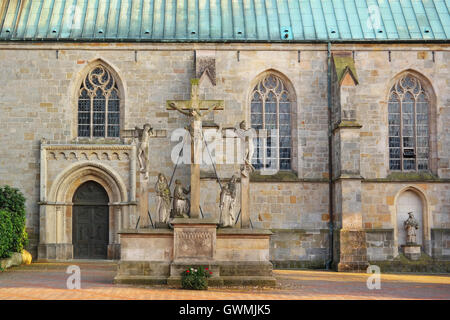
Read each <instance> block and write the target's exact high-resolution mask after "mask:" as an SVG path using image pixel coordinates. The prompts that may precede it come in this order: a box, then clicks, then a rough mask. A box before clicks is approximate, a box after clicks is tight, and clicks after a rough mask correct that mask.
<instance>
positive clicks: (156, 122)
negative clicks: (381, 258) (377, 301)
mask: <svg viewBox="0 0 450 320" xmlns="http://www.w3.org/2000/svg"><path fill="white" fill-rule="evenodd" d="M194 49H198V50H201V49H208V50H216V54H215V58H216V82H217V85H216V86H212V85H211V84H209V83H208V81H207V80H206V81H205V82H204V83H202V85H201V98H209V99H223V100H224V101H225V110H224V111H215V112H214V113H213V115H212V116H211V119H212V120H214V121H215V122H216V123H217V124H219V125H220V126H222V127H227V126H234V125H236V124H237V123H239V122H240V121H241V120H242V119H243V118H247V119H249V108H248V95H249V93H250V91H251V90H252V85H253V84H254V81H255V79H257V77H258V76H259V75H261V74H262V73H263V72H266V71H268V70H274V71H276V72H277V74H279V75H280V76H282V78H283V79H284V80H285V81H286V82H287V83H288V84H289V85H290V86H292V88H293V90H294V94H295V97H296V101H295V103H293V110H292V112H293V114H295V123H293V126H292V127H293V134H292V137H293V138H292V141H293V143H294V144H295V145H294V146H293V150H294V151H295V152H294V154H293V164H292V167H293V169H294V170H295V171H296V172H295V175H296V179H297V180H296V182H283V181H281V180H280V181H277V180H276V179H275V180H272V181H270V182H268V181H266V182H264V181H263V182H257V183H256V182H253V183H252V185H251V204H252V205H251V209H252V212H251V219H252V223H253V226H254V227H255V228H260V227H262V228H269V229H273V230H283V231H280V232H278V231H276V233H275V235H274V236H273V241H272V243H271V248H272V249H271V255H272V257H271V259H274V260H279V261H282V260H285V261H288V260H295V259H299V260H303V259H305V260H311V259H315V257H316V256H320V257H321V258H320V259H322V257H324V255H325V253H323V252H324V250H323V249H324V248H325V247H326V246H327V244H326V241H327V236H326V233H324V231H323V230H324V229H327V228H328V223H327V222H328V219H329V217H328V185H327V184H326V183H323V181H324V179H325V180H326V179H328V131H327V130H328V113H327V112H328V111H327V91H326V88H327V72H326V69H327V52H326V45H325V44H315V45H309V44H194V45H193V44H164V45H163V44H151V43H146V44H126V43H120V44H107V43H102V44H95V43H92V44H82V43H76V44H70V43H65V44H63V43H58V44H53V43H39V45H37V44H34V43H2V44H1V45H0V70H2V72H1V73H0V80H1V81H2V84H3V85H2V86H1V87H0V111H1V114H2V117H0V127H1V128H2V134H1V135H0V145H1V146H2V147H1V148H2V149H1V154H2V155H1V157H0V184H1V185H3V184H9V185H11V186H14V187H17V188H19V189H21V191H22V192H24V194H25V196H26V198H27V203H26V204H27V228H28V232H29V234H30V238H31V239H32V241H31V247H35V246H36V245H37V234H38V233H39V206H38V201H39V192H40V191H39V180H40V176H39V175H40V173H39V166H40V163H39V162H40V160H39V141H40V139H41V138H46V139H47V140H48V141H49V143H74V142H76V139H75V140H74V138H76V126H75V123H76V108H77V107H76V98H77V97H76V93H75V92H76V90H77V86H79V84H80V81H81V79H82V77H83V76H84V75H85V73H86V72H87V71H88V70H89V68H90V66H91V65H92V63H94V62H96V61H101V62H102V63H104V64H106V65H107V66H109V67H110V68H111V69H112V70H113V71H114V72H115V73H117V75H118V77H119V78H120V86H119V87H120V88H122V91H123V103H124V105H123V108H124V114H123V121H122V123H123V128H122V129H132V128H134V127H135V126H139V127H142V125H143V124H144V123H147V122H148V123H151V124H152V126H153V127H154V128H155V129H156V130H159V129H162V130H167V136H165V137H160V138H152V139H150V148H149V149H150V159H151V172H150V182H149V185H150V188H151V189H150V199H149V201H150V210H154V208H155V206H154V196H153V193H152V191H153V185H154V183H155V182H156V176H157V173H158V172H162V173H164V174H165V175H166V176H168V177H170V176H171V174H172V170H173V162H172V160H171V154H170V152H169V151H170V150H171V149H172V147H173V146H174V145H175V144H176V143H177V142H172V141H171V134H172V132H173V131H174V129H176V128H181V127H184V126H186V125H187V124H188V122H187V119H186V117H184V116H181V115H180V114H179V113H178V112H175V111H167V110H166V107H165V102H166V100H169V99H188V98H189V94H190V88H189V84H190V82H189V79H190V78H192V77H193V76H194V51H193V50H194ZM332 49H333V50H337V51H352V50H354V51H355V52H354V59H355V66H356V70H357V76H358V80H359V84H358V86H356V87H355V88H354V89H353V90H352V94H354V96H352V97H351V100H350V102H349V103H353V104H357V106H356V120H357V122H358V123H360V124H361V125H362V128H361V130H360V138H361V139H360V146H359V147H360V150H361V151H360V157H361V162H360V170H361V175H362V178H363V183H362V187H361V188H362V192H361V193H362V201H361V202H362V214H363V224H364V225H363V226H364V228H365V229H384V228H387V229H389V228H392V223H391V220H392V216H393V214H394V213H395V212H394V211H392V210H393V202H392V201H393V199H394V198H395V196H396V194H397V193H398V191H399V190H400V189H401V188H402V187H404V186H407V185H409V184H408V183H399V182H394V181H391V180H386V181H383V183H381V182H370V183H369V182H364V179H372V180H374V179H384V178H386V177H388V175H389V171H388V148H387V113H386V110H387V106H386V99H387V94H388V92H389V89H390V86H391V81H392V80H393V79H394V78H395V76H396V75H397V74H399V73H400V72H402V71H405V70H415V71H417V72H418V74H419V73H420V74H422V75H423V77H424V78H425V79H428V80H429V82H430V83H431V85H432V87H433V90H434V93H435V95H436V98H437V99H436V103H435V112H436V121H435V122H436V123H435V124H434V125H435V128H436V135H435V138H433V139H435V140H436V148H435V149H434V154H433V156H432V157H433V158H432V160H433V161H434V163H435V170H434V172H433V173H434V174H435V175H436V176H437V178H438V179H441V180H442V179H449V178H450V149H449V148H448V147H447V146H448V145H450V134H449V129H448V128H447V125H446V124H448V123H449V122H450V108H449V101H450V91H449V90H448V85H449V81H450V80H449V76H448V74H450V65H449V62H448V61H450V52H448V46H447V45H438V44H432V45H431V44H430V45H420V44H405V45H389V46H388V45H382V44H377V45H333V46H332ZM394 49H395V50H394ZM56 50H58V54H57V53H56ZM299 50H300V51H301V59H300V61H299V60H298V51H299ZM388 50H392V52H391V61H389V53H388ZM432 50H434V55H433V54H432ZM135 51H137V53H136V54H135ZM238 51H239V52H238ZM433 57H434V58H433ZM98 59H101V60H98ZM433 59H434V61H433ZM116 143H120V141H116ZM342 152H345V151H342ZM67 161H69V160H67ZM99 161H102V160H101V159H100V160H99ZM335 168H340V166H336V167H335ZM209 169H211V168H209ZM235 170H236V167H235V166H233V165H218V171H219V176H220V177H221V178H222V179H226V178H229V177H230V176H231V174H232V173H233V172H234V171H235ZM209 171H210V172H211V170H209ZM188 175H189V168H188V167H187V166H186V165H180V166H179V167H178V170H177V173H176V176H175V178H179V179H181V180H182V181H183V183H184V184H187V183H188ZM203 186H206V188H205V192H204V193H202V199H201V201H202V202H201V203H203V204H202V207H203V209H204V211H205V212H206V214H210V215H217V207H216V206H215V203H216V201H217V200H218V197H219V191H218V186H217V183H216V182H214V181H213V180H211V179H205V180H203V181H202V187H203ZM418 186H420V188H421V189H423V187H422V186H426V194H427V197H428V199H429V203H430V215H431V217H432V222H433V224H432V226H430V228H431V227H433V228H443V229H448V228H450V220H449V219H450V218H449V215H448V213H449V212H450V205H449V201H448V199H450V189H449V188H450V187H449V184H448V180H442V181H440V182H436V183H431V182H430V183H419V184H418ZM209 187H211V188H209ZM339 201H340V200H339V199H336V202H337V203H339ZM367 237H368V238H367V239H369V238H370V237H372V236H371V235H368V236H367ZM438 238H439V236H437V235H436V239H438ZM33 239H34V240H33ZM371 239H372V238H371ZM439 239H441V238H439ZM446 239H447V238H446ZM367 241H369V242H370V241H378V240H376V239H375V240H374V239H372V240H367ZM379 241H381V240H379ZM386 241H389V240H387V239H386ZM436 241H437V240H436ZM439 241H440V240H439ZM446 241H447V240H446ZM436 243H437V242H436ZM445 243H447V242H445ZM446 245H447V244H446ZM283 246H284V247H285V248H283ZM370 248H371V245H370V244H369V249H368V254H369V256H370V255H378V254H379V253H376V252H378V251H376V250H375V249H373V250H372V249H370ZM446 248H448V247H446ZM308 249H310V250H309V251H308ZM371 250H372V251H371ZM437 250H440V249H437ZM32 252H33V254H34V251H33V250H32ZM436 252H437V251H436ZM386 257H388V255H386Z"/></svg>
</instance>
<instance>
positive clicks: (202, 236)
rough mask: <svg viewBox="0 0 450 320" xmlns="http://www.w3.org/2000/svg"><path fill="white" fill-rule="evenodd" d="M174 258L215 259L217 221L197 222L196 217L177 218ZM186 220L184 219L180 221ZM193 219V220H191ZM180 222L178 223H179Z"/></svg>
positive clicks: (174, 224) (178, 259)
mask: <svg viewBox="0 0 450 320" xmlns="http://www.w3.org/2000/svg"><path fill="white" fill-rule="evenodd" d="M175 220H178V221H175V223H173V227H174V235H175V238H174V240H175V241H174V259H175V260H177V261H181V260H186V259H188V260H208V261H210V260H213V259H214V257H215V251H216V227H217V224H216V223H205V222H204V221H202V223H201V224H200V223H195V221H192V220H196V219H175ZM179 220H184V221H179ZM189 220H191V221H189ZM177 222H178V223H177Z"/></svg>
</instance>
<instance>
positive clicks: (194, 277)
mask: <svg viewBox="0 0 450 320" xmlns="http://www.w3.org/2000/svg"><path fill="white" fill-rule="evenodd" d="M211 275H212V272H211V271H209V270H208V268H207V267H197V268H193V267H191V268H188V269H186V270H184V271H183V272H182V273H181V287H182V288H183V289H190V290H206V289H208V278H209V277H210V276H211Z"/></svg>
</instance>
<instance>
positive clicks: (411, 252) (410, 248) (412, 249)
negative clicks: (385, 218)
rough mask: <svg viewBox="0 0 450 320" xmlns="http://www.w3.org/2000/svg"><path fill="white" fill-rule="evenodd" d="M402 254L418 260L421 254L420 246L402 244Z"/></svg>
mask: <svg viewBox="0 0 450 320" xmlns="http://www.w3.org/2000/svg"><path fill="white" fill-rule="evenodd" d="M402 250H403V254H404V255H405V257H407V258H408V259H409V260H419V258H420V255H421V248H420V245H418V244H405V245H402Z"/></svg>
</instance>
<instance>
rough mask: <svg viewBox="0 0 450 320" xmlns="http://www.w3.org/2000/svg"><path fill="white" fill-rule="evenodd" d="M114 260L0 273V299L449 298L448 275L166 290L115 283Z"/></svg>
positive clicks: (299, 275) (307, 277)
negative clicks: (71, 282)
mask: <svg viewBox="0 0 450 320" xmlns="http://www.w3.org/2000/svg"><path fill="white" fill-rule="evenodd" d="M70 265H77V266H79V267H80V270H81V288H80V289H67V284H66V283H67V279H68V277H69V276H70V274H67V273H66V270H67V268H68V267H69V266H70ZM116 268H117V264H116V263H115V262H104V261H102V262H99V261H71V262H64V263H33V264H31V265H28V266H20V267H14V268H11V269H8V270H6V271H4V272H0V299H2V300H4V299H51V300H59V299H77V300H79V299H83V300H84V299H96V300H97V299H124V300H127V299H148V300H190V299H195V300H276V299H285V300H293V299H319V300H320V299H339V300H342V299H344V300H351V299H450V276H449V275H447V274H445V275H419V274H382V275H381V289H379V290H376V289H374V290H369V289H368V288H367V285H366V282H367V279H368V277H369V275H368V274H358V273H337V272H328V271H311V270H274V275H275V277H276V278H277V280H278V281H277V287H276V288H250V287H247V288H243V287H229V288H210V289H209V290H207V291H190V290H181V289H175V288H168V287H165V286H158V287H155V286H153V287H146V286H129V285H114V284H113V283H112V281H113V278H114V275H115V273H116Z"/></svg>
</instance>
